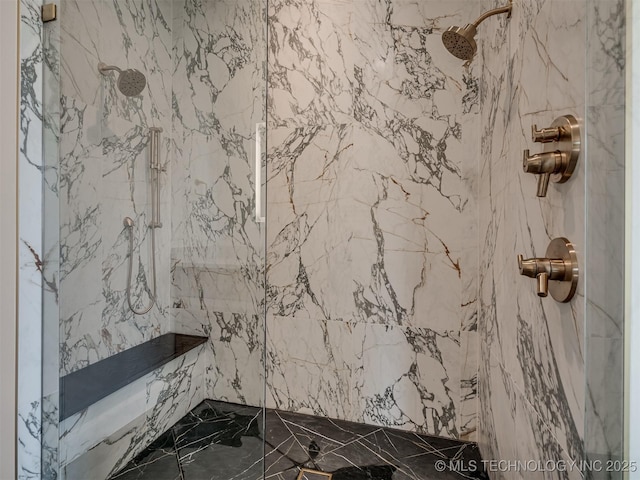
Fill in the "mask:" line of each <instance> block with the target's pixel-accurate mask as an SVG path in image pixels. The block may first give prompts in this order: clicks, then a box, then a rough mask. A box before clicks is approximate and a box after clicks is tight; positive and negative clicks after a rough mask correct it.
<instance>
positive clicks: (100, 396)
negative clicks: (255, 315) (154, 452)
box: [59, 333, 208, 479]
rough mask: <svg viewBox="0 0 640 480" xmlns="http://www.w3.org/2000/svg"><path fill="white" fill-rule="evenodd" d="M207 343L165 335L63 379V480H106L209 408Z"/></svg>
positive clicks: (61, 381) (61, 400)
mask: <svg viewBox="0 0 640 480" xmlns="http://www.w3.org/2000/svg"><path fill="white" fill-rule="evenodd" d="M207 340H208V339H207V338H206V337H203V336H194V335H184V334H177V333H170V334H165V335H162V336H160V337H158V338H156V339H154V340H151V341H148V342H145V343H143V344H141V345H139V346H137V347H133V348H131V349H127V350H125V351H123V352H120V353H118V354H116V355H113V356H112V357H109V358H107V359H105V360H101V361H100V362H96V363H95V364H92V365H90V366H88V367H85V368H83V369H81V370H78V371H77V372H73V373H72V374H69V375H67V376H65V377H63V378H61V379H60V392H61V395H60V412H59V416H60V419H61V421H60V438H64V441H61V442H60V450H59V464H60V467H61V470H62V472H61V473H62V478H69V479H75V478H107V477H108V476H109V475H110V474H112V473H113V472H115V471H117V470H118V469H120V468H122V466H124V465H125V464H126V463H127V462H128V461H129V460H131V458H133V457H134V456H135V455H137V454H138V453H139V452H141V451H142V450H144V449H145V448H146V447H147V446H148V445H149V444H150V443H151V442H153V441H154V440H155V439H156V438H157V437H158V436H159V435H160V434H162V432H164V431H166V430H167V429H168V428H169V427H170V426H171V425H173V424H174V423H175V422H177V421H178V420H179V419H180V418H182V417H183V416H184V415H186V413H187V412H188V411H190V410H191V409H192V408H194V407H195V406H196V405H198V404H199V403H200V402H202V401H203V400H204V365H205V360H204V355H203V348H204V347H203V345H204V344H205V343H206V342H207Z"/></svg>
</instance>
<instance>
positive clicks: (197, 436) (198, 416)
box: [112, 400, 488, 480]
mask: <svg viewBox="0 0 640 480" xmlns="http://www.w3.org/2000/svg"><path fill="white" fill-rule="evenodd" d="M263 438H265V436H264V435H263V427H262V414H261V410H260V409H258V408H254V407H246V406H241V405H233V404H229V403H225V402H217V401H212V400H205V401H204V402H202V403H201V404H200V405H198V406H197V407H196V408H194V409H193V410H192V411H191V412H189V413H188V414H187V415H186V416H185V417H184V418H182V419H181V420H180V421H178V422H177V423H176V424H175V425H174V426H173V427H172V428H170V429H169V430H168V431H167V432H165V433H164V434H162V435H161V436H160V438H158V439H157V440H156V441H155V442H154V443H153V444H151V445H150V446H149V447H148V448H147V449H146V450H145V451H143V452H142V453H141V454H140V455H138V456H137V457H136V458H135V459H134V460H132V461H131V462H130V463H129V464H128V465H127V466H126V467H125V468H124V469H123V470H121V471H120V472H119V473H118V474H116V475H115V476H113V477H112V479H113V480H116V479H117V480H133V479H137V480H209V479H211V480H214V479H215V480H232V479H233V480H258V479H262V472H263V468H264V470H265V472H266V474H265V478H266V479H269V480H297V479H298V476H299V474H300V471H301V469H304V468H307V469H311V470H317V471H322V472H327V473H332V474H333V477H332V480H432V479H433V480H436V479H437V480H460V479H463V478H480V479H488V477H487V475H486V474H485V473H484V472H479V471H475V470H474V469H473V468H470V467H472V466H474V465H478V466H479V465H481V462H480V454H479V452H478V448H477V446H476V445H475V444H473V443H464V442H458V441H454V440H447V439H443V438H438V437H429V436H425V435H417V434H413V433H409V432H404V431H401V430H395V429H389V428H381V427H375V426H371V425H362V424H358V423H351V422H344V421H338V420H331V419H327V418H321V417H314V416H310V415H302V414H297V413H289V412H281V411H277V410H267V413H266V439H265V440H266V441H265V447H264V448H265V453H266V457H265V462H264V466H263V462H262V453H263V446H262V439H263ZM438 461H445V462H447V463H446V465H448V466H449V467H450V468H447V469H446V471H444V472H441V471H439V470H438V469H437V468H436V466H437V465H442V464H441V463H440V464H439V463H438ZM303 478H304V479H308V480H326V479H327V478H329V477H327V476H320V475H317V474H316V475H311V474H309V475H308V476H303Z"/></svg>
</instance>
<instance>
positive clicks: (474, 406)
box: [458, 331, 480, 441]
mask: <svg viewBox="0 0 640 480" xmlns="http://www.w3.org/2000/svg"><path fill="white" fill-rule="evenodd" d="M479 351H480V335H479V333H478V332H477V331H472V332H467V331H463V332H460V355H461V356H462V361H461V363H462V368H461V370H460V408H459V414H458V430H459V432H460V436H461V438H463V439H465V440H470V441H476V438H477V434H476V430H477V428H478V419H477V417H478V407H479V404H478V364H479V354H480V352H479Z"/></svg>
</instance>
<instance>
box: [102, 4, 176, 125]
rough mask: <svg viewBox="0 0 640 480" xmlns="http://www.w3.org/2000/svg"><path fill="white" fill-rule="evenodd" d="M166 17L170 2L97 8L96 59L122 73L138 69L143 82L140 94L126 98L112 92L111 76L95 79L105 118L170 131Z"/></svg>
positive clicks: (169, 17)
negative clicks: (143, 86) (97, 40)
mask: <svg viewBox="0 0 640 480" xmlns="http://www.w3.org/2000/svg"><path fill="white" fill-rule="evenodd" d="M172 18H173V12H172V2H171V1H170V0H147V1H144V2H139V1H134V0H119V1H117V2H113V3H107V2H104V3H103V8H102V11H101V18H100V27H101V28H100V31H101V33H102V35H101V45H100V47H101V48H100V50H101V51H100V60H101V61H102V62H104V63H106V64H107V65H115V66H118V67H119V68H121V69H123V70H124V69H130V68H131V69H136V70H139V71H140V72H141V73H143V74H144V75H145V77H146V79H147V84H146V87H145V89H144V90H143V91H142V93H141V94H140V95H138V96H135V97H126V96H124V95H123V94H122V93H120V91H119V90H118V89H117V86H116V85H117V83H116V80H117V72H112V73H110V74H108V75H105V76H103V75H100V77H99V79H98V80H99V81H100V82H101V87H102V94H101V95H102V96H103V98H104V113H105V117H106V118H107V119H111V118H114V117H116V118H120V119H125V120H128V121H130V122H132V123H134V124H137V125H140V126H144V127H150V126H161V127H163V128H164V130H165V132H169V131H170V130H171V108H172V107H171V102H172V93H171V76H172V73H173V60H172V56H171V55H172V51H173V45H172V40H171V21H172Z"/></svg>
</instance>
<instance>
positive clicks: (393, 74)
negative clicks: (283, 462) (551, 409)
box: [267, 0, 479, 437]
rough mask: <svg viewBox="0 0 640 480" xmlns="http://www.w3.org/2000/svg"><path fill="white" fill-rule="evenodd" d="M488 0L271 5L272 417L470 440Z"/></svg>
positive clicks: (269, 327) (269, 286)
mask: <svg viewBox="0 0 640 480" xmlns="http://www.w3.org/2000/svg"><path fill="white" fill-rule="evenodd" d="M477 13H479V6H478V5H477V4H472V5H470V4H469V2H462V1H454V2H441V1H407V0H389V1H386V2H371V1H365V0H358V1H354V2H346V1H339V0H335V1H331V0H318V1H293V2H290V1H288V2H282V1H274V2H271V3H270V6H269V28H270V42H269V96H268V102H269V111H268V113H269V117H268V122H269V123H268V125H269V132H268V143H269V160H268V189H267V190H268V202H267V204H268V207H267V208H268V215H267V222H268V229H267V302H268V315H267V359H268V363H267V379H268V380H267V390H268V392H267V396H268V397H267V405H268V406H271V407H275V408H280V409H286V410H294V411H302V412H309V413H314V414H317V415H327V416H330V417H335V418H342V419H347V420H353V421H360V422H366V423H374V424H380V425H389V426H394V427H399V428H404V429H409V430H415V431H419V432H423V433H433V434H437V435H444V436H449V437H458V436H460V435H465V434H466V433H467V432H470V431H473V430H474V429H475V425H476V421H475V412H476V404H475V401H476V394H475V391H476V372H477V360H476V354H477V348H476V345H477V341H478V339H477V331H476V330H477V328H476V311H477V283H476V279H477V256H478V253H477V231H476V223H475V218H476V216H477V202H476V194H477V181H476V179H477V176H476V168H477V160H476V159H477V145H478V127H479V123H478V121H479V115H478V106H479V101H478V72H477V71H476V70H475V69H474V68H472V69H470V70H466V69H464V68H461V67H460V65H459V62H456V61H455V60H454V59H453V58H452V57H451V56H450V55H449V54H448V53H447V52H446V51H445V50H444V48H443V46H442V43H441V40H440V33H441V32H442V30H443V28H445V27H446V26H448V25H449V24H450V23H459V22H461V21H463V19H466V18H467V17H469V16H474V15H476V14H477Z"/></svg>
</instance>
